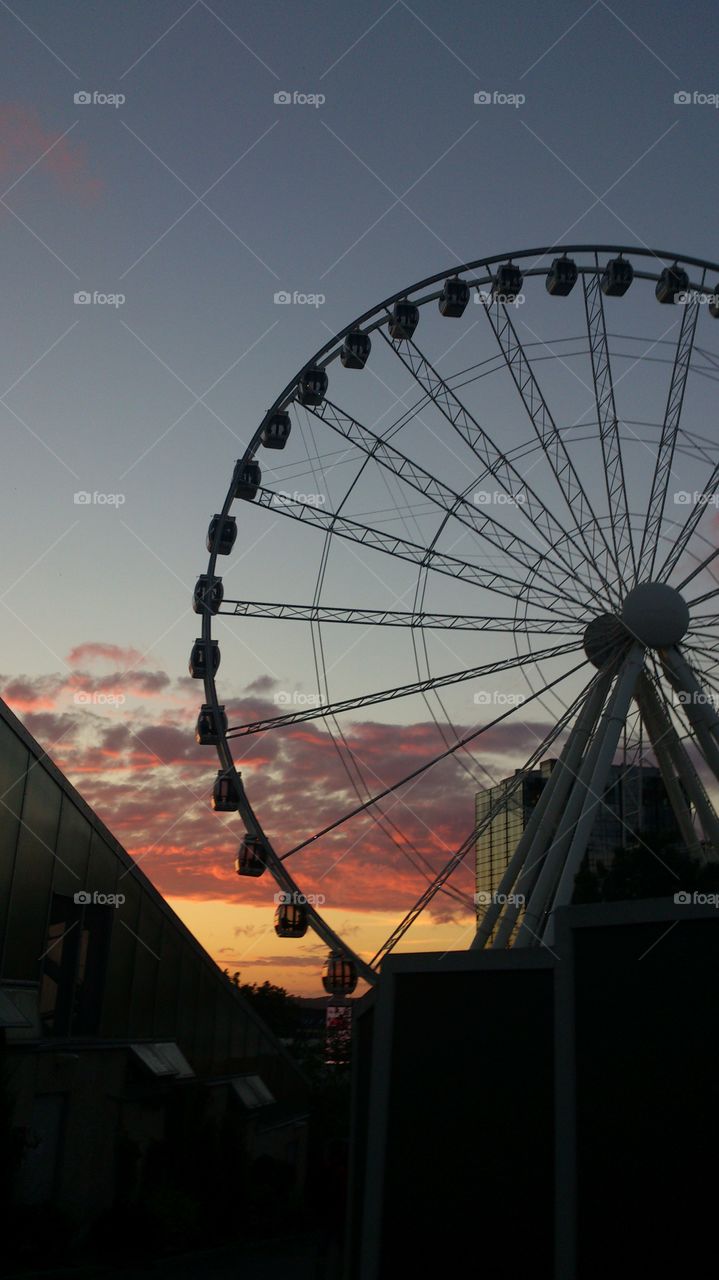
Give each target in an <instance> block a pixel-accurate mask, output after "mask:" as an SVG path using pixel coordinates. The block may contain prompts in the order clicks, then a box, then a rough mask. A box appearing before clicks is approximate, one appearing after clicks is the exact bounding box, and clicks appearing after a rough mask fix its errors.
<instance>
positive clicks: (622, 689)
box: [545, 644, 644, 935]
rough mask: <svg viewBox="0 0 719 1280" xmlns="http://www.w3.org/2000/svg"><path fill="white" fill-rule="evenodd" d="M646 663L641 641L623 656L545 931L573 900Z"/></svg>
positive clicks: (551, 927) (550, 929)
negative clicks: (622, 734)
mask: <svg viewBox="0 0 719 1280" xmlns="http://www.w3.org/2000/svg"><path fill="white" fill-rule="evenodd" d="M643 665H644V647H643V645H641V644H634V645H632V647H631V649H630V650H629V653H628V654H627V657H626V658H625V660H624V665H623V667H622V669H621V671H620V673H619V675H618V677H617V682H616V684H615V686H614V689H613V691H612V694H611V696H610V699H609V702H608V704H607V707H606V709H605V712H604V715H603V716H602V723H601V725H600V727H599V732H598V734H597V738H596V750H592V752H591V753H590V756H593V757H594V759H593V760H592V761H591V764H592V765H593V767H592V768H591V769H588V770H587V774H588V778H587V785H586V787H585V793H584V799H583V803H582V810H581V814H580V816H579V821H578V822H577V825H576V829H575V832H574V836H573V837H572V843H571V845H570V846H569V852H568V854H567V857H566V861H565V863H564V867H563V870H562V874H561V876H560V878H559V884H558V885H557V891H556V893H555V895H554V899H553V901H552V906H551V908H550V912H549V916H548V919H547V927H546V929H545V933H546V934H549V935H553V932H554V930H553V921H552V917H553V914H554V912H555V911H556V909H557V907H564V906H566V905H567V904H568V903H570V902H571V901H572V895H573V893H574V880H575V877H576V874H577V872H578V870H579V868H580V866H581V863H582V859H583V857H584V854H585V852H586V849H587V844H588V843H589V837H590V835H591V833H592V826H593V825H594V819H595V817H596V811H597V807H598V806H599V805H600V804H601V803H602V798H603V796H604V792H605V790H606V785H607V778H608V776H609V769H610V766H611V763H612V760H613V759H614V753H615V752H616V749H617V746H618V744H619V737H620V734H621V732H622V729H623V728H624V725H625V722H626V718H627V713H628V711H629V707H630V704H631V701H632V698H633V697H634V690H635V688H636V683H637V678H638V676H639V673H640V671H641V669H642V667H643ZM588 763H589V762H588Z"/></svg>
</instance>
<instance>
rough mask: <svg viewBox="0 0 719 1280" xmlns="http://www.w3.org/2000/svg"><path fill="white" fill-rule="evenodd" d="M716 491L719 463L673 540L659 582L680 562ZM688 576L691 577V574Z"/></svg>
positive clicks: (660, 572) (665, 579) (718, 485)
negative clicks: (699, 498) (700, 499)
mask: <svg viewBox="0 0 719 1280" xmlns="http://www.w3.org/2000/svg"><path fill="white" fill-rule="evenodd" d="M718 491H719V463H717V465H716V466H715V467H714V470H713V471H712V473H711V476H710V477H709V481H708V483H707V485H706V488H705V489H704V490H703V492H702V501H701V502H697V504H696V506H695V508H694V510H693V511H692V514H691V515H690V516H689V518H688V519H687V520H685V522H684V524H683V526H682V528H681V529H680V531H679V534H678V535H677V536H676V537H675V538H674V540H673V541H674V547H673V548H672V551H671V553H670V554H669V555H668V556H667V558H666V560H665V561H664V564H663V565H662V567H661V569H660V571H659V575H658V576H659V578H660V579H661V581H663V582H666V581H667V579H668V578H669V576H670V575H671V574H672V573H673V572H674V570H675V569H676V567H677V565H678V563H679V561H680V560H681V558H682V556H683V555H684V552H685V551H686V549H687V547H688V545H689V543H690V542H691V539H692V537H693V536H694V533H695V531H696V528H697V526H698V524H699V521H700V520H701V518H702V516H703V515H704V513H705V512H706V510H707V508H708V507H709V506H713V505H714V498H715V496H716V494H717V492H718ZM690 576H692V577H693V574H692V575H690ZM688 581H689V578H686V579H685V581H684V583H682V586H684V585H686V583H687V582H688ZM678 590H681V587H679V588H678Z"/></svg>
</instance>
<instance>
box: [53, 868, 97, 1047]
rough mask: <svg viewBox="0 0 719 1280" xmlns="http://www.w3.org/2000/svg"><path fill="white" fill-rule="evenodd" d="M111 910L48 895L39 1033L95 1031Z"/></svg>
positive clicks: (84, 1032) (83, 1033) (62, 896)
mask: <svg viewBox="0 0 719 1280" xmlns="http://www.w3.org/2000/svg"><path fill="white" fill-rule="evenodd" d="M112 910H113V909H112V907H109V906H100V905H99V904H97V903H87V904H85V903H79V902H75V900H74V899H73V898H69V897H65V896H64V895H63V894H59V893H55V894H53V897H52V903H51V906H50V921H49V924H48V932H47V942H46V949H45V953H44V955H43V957H42V964H43V970H42V979H41V983H40V1017H41V1020H42V1026H43V1031H44V1033H45V1035H50V1036H69V1035H93V1034H94V1033H96V1032H97V1030H98V1028H99V1024H100V1012H101V1008H102V992H103V987H104V982H105V968H106V964H107V952H108V947H109V941H110V930H111V927H112Z"/></svg>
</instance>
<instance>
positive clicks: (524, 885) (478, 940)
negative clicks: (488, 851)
mask: <svg viewBox="0 0 719 1280" xmlns="http://www.w3.org/2000/svg"><path fill="white" fill-rule="evenodd" d="M610 684H611V675H609V674H607V675H604V676H600V677H599V678H598V680H597V682H596V684H595V685H594V688H593V689H591V690H590V692H589V693H588V694H587V698H586V701H585V703H584V706H583V707H582V710H581V712H580V713H579V716H578V717H577V721H576V723H575V725H574V727H573V729H572V731H571V733H570V734H569V737H568V738H567V741H566V743H565V745H564V748H563V750H562V753H561V755H560V757H559V760H558V761H557V764H556V766H555V768H554V769H553V770H552V773H551V774H550V777H549V781H548V782H547V784H546V786H545V788H544V790H543V791H542V794H541V796H540V798H539V800H538V802H537V804H536V806H535V808H534V811H533V812H532V814H531V816H530V819H529V822H528V823H527V826H526V827H525V830H524V832H523V833H522V836H521V839H520V841H519V844H518V845H517V848H516V850H515V852H514V855H513V857H512V859H511V860H510V862H509V865H508V867H507V870H506V871H505V873H504V876H503V877H502V880H501V882H500V885H499V888H498V890H497V897H496V899H495V902H493V903H492V904H491V905H490V908H489V911H488V912H487V913H486V915H485V917H484V919H483V920H482V923H481V925H480V926H479V928H478V930H477V935H476V937H475V940H474V942H473V944H472V948H473V949H474V948H480V947H483V946H484V945H485V943H486V941H487V939H488V938H489V936H490V934H491V932H492V929H493V928H494V926H495V924H496V922H497V920H498V919H499V917H500V915H501V920H500V923H499V929H498V931H497V934H496V937H495V938H494V940H493V942H492V947H493V948H497V949H498V948H500V947H505V946H506V945H507V943H508V941H509V938H510V937H511V934H512V930H513V928H514V926H515V923H516V920H517V916H518V914H519V912H520V910H521V907H522V905H523V904H522V902H521V901H515V902H506V898H507V897H508V896H509V895H510V894H511V893H512V892H513V891H514V893H515V897H517V898H519V897H520V895H521V896H523V897H525V898H526V897H527V896H528V893H524V894H523V893H522V891H523V890H528V891H529V890H530V889H531V888H533V886H534V884H535V883H536V880H537V877H538V875H539V874H541V870H540V867H541V859H542V857H543V856H544V852H545V849H546V847H547V844H548V843H549V841H550V839H551V837H552V833H553V831H554V830H555V828H556V825H557V822H558V821H559V817H560V815H561V812H562V809H563V807H564V805H565V803H566V799H567V795H568V793H569V791H570V789H571V787H572V785H573V783H574V781H575V778H576V774H577V769H578V768H579V765H580V763H581V759H582V756H583V755H584V752H585V751H586V748H587V743H588V742H589V739H590V737H591V735H592V732H593V731H594V728H595V725H596V723H597V720H598V719H599V715H600V712H601V710H602V707H603V705H604V702H605V700H606V696H607V693H608V690H609V686H610ZM497 899H498V901H497ZM503 907H504V910H503Z"/></svg>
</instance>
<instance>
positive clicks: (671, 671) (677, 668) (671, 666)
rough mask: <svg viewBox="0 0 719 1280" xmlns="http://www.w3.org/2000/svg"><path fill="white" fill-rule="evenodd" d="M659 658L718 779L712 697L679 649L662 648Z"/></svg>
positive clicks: (718, 739) (717, 725)
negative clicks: (703, 687)
mask: <svg viewBox="0 0 719 1280" xmlns="http://www.w3.org/2000/svg"><path fill="white" fill-rule="evenodd" d="M659 656H660V658H661V662H662V666H663V668H664V673H665V675H666V677H667V680H668V681H669V683H670V685H671V686H672V689H674V691H675V693H677V694H678V696H679V700H680V703H681V706H682V710H683V711H684V712H685V714H686V717H687V719H688V721H689V723H690V724H691V726H692V729H693V730H694V733H695V735H696V739H697V742H698V744H699V747H700V749H701V752H702V755H703V756H704V758H705V760H706V762H707V764H708V765H709V768H710V769H711V771H712V773H713V774H714V776H715V778H717V780H719V716H718V715H717V713H716V711H715V710H714V705H713V700H712V699H711V696H710V695H709V694H707V693H705V691H704V690H703V689H702V687H701V685H700V683H699V681H698V680H697V678H696V676H695V674H694V672H693V671H692V669H691V667H690V666H689V664H688V662H687V661H686V660H685V659H684V657H683V656H682V654H681V653H680V651H679V649H677V648H676V646H672V647H671V648H670V649H662V650H661V651H660V655H659Z"/></svg>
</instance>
